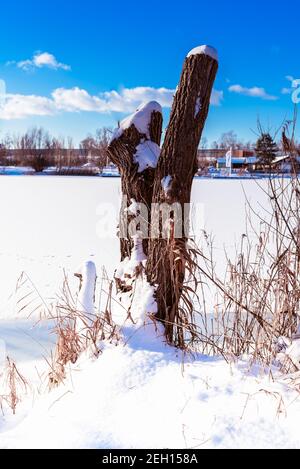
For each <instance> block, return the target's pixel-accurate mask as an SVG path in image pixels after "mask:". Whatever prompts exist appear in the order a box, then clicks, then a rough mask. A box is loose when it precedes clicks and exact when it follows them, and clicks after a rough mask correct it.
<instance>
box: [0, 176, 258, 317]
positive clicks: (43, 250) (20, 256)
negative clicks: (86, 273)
mask: <svg viewBox="0 0 300 469" xmlns="http://www.w3.org/2000/svg"><path fill="white" fill-rule="evenodd" d="M259 184H267V182H266V181H263V182H261V181H260V182H259ZM245 193H246V194H247V198H248V199H249V201H250V202H251V206H252V207H253V208H255V209H258V210H261V208H260V206H261V205H266V203H267V200H266V196H265V195H264V193H263V191H262V190H261V189H260V188H259V186H258V184H257V182H256V181H254V180H245V181H241V180H237V181H235V180H199V179H198V180H195V182H194V187H193V197H192V200H193V203H194V204H196V205H197V211H196V212H195V213H197V214H198V215H195V216H193V225H194V228H195V232H196V234H200V232H201V228H203V227H204V228H205V229H206V231H207V232H209V233H211V234H213V236H214V239H215V241H214V244H215V247H216V249H215V252H216V259H217V260H218V261H220V265H222V256H223V250H224V246H225V247H226V248H227V249H228V250H229V252H232V250H233V249H234V246H235V243H236V242H238V241H239V238H240V236H241V234H242V233H244V232H245V205H246V201H245ZM119 201H120V179H114V178H111V179H110V178H106V179H105V178H85V177H55V176H41V177H39V176H24V177H23V176H16V177H14V176H2V177H1V178H0V210H1V221H2V223H1V230H0V278H1V282H0V317H1V318H6V319H11V318H13V317H14V316H15V312H16V304H15V302H16V300H15V297H14V292H15V288H16V284H17V280H18V278H19V276H20V275H21V273H22V272H26V274H27V275H28V278H29V279H30V281H31V282H32V283H33V284H34V285H35V287H36V289H37V290H38V291H39V292H40V294H41V295H42V297H43V298H45V299H48V298H53V297H54V296H55V295H56V294H57V293H58V291H59V289H60V287H61V284H62V280H63V272H64V270H65V272H66V273H67V274H69V275H70V277H73V273H74V272H75V270H76V268H77V267H78V265H79V264H80V263H81V262H82V261H85V260H87V259H92V260H93V261H94V262H95V263H96V265H97V269H98V272H100V271H101V268H102V266H105V268H106V269H107V271H108V273H109V274H110V275H112V273H113V270H114V267H115V266H116V264H117V263H118V260H119V252H118V239H117V238H116V235H115V232H116V225H117V217H118V209H119ZM108 215H109V216H108Z"/></svg>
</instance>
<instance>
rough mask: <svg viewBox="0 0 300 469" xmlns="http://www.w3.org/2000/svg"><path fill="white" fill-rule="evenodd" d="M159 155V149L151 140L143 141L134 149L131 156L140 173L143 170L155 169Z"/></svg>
mask: <svg viewBox="0 0 300 469" xmlns="http://www.w3.org/2000/svg"><path fill="white" fill-rule="evenodd" d="M159 155H160V147H159V146H158V145H157V144H156V143H155V142H152V141H151V140H145V142H142V143H140V144H139V145H138V146H137V147H136V153H135V154H134V155H133V159H134V162H135V163H137V164H138V165H139V169H138V172H139V173H142V172H143V171H145V169H148V168H156V165H157V162H158V158H159Z"/></svg>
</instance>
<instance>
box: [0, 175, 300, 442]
mask: <svg viewBox="0 0 300 469" xmlns="http://www.w3.org/2000/svg"><path fill="white" fill-rule="evenodd" d="M119 184H120V180H118V179H93V178H83V177H80V178H76V177H73V178H68V177H53V176H51V177H47V176H43V177H39V176H35V177H30V176H26V177H12V176H9V177H5V176H4V177H2V178H1V184H0V209H1V217H2V230H1V231H0V278H1V282H0V349H1V343H2V349H1V350H2V358H3V356H4V353H3V345H5V347H6V353H8V354H9V355H10V356H11V357H12V358H13V359H14V360H16V363H17V366H18V369H19V370H20V372H21V373H22V374H23V375H24V376H25V377H26V379H27V381H28V382H29V383H30V386H29V388H28V389H27V394H24V395H23V400H22V402H21V403H20V404H19V405H18V407H17V413H16V415H12V412H11V410H9V409H8V408H7V407H5V405H4V415H3V416H0V448H1V447H2V448H40V447H41V448H57V447H59V448H76V447H80V448H126V447H130V448H140V447H148V448H149V447H152V448H167V447H168V448H223V447H225V448H229V447H234V448H237V447H280V448H283V447H290V448H293V447H298V448H299V447H300V436H299V432H297V431H296V429H297V428H298V421H299V417H300V404H299V402H298V393H296V391H295V390H292V389H289V388H288V386H287V382H283V380H282V377H280V375H279V374H278V372H277V371H276V370H274V371H273V376H272V379H271V378H270V376H269V375H266V374H264V373H263V372H262V371H260V370H258V369H256V368H251V369H250V368H249V365H248V364H247V360H246V358H245V360H241V361H240V362H238V363H234V364H230V365H229V364H226V363H225V361H224V360H223V359H221V358H212V357H210V358H208V357H203V356H197V357H193V359H192V358H191V357H187V356H185V357H183V356H182V355H181V353H180V352H178V351H176V350H173V349H171V348H170V347H167V346H166V345H165V344H164V341H163V338H162V337H161V335H159V337H156V333H155V331H154V330H153V326H152V325H149V326H147V330H145V329H144V328H143V327H142V328H134V327H133V326H132V325H130V324H125V325H124V318H122V308H120V306H119V305H117V304H116V306H115V308H114V310H115V312H116V317H115V320H116V321H117V322H118V323H119V324H120V325H121V326H122V328H121V341H120V344H119V346H115V345H111V344H102V354H101V355H100V356H99V358H98V359H97V360H96V359H91V358H90V357H89V356H88V354H86V355H84V356H82V357H81V358H80V360H79V361H78V363H77V364H76V365H72V366H70V369H69V370H68V373H67V374H68V376H67V380H66V382H65V383H64V385H61V386H59V387H58V388H57V389H56V390H54V391H52V392H50V393H49V391H48V390H47V385H46V383H47V373H48V372H49V368H48V365H47V362H46V359H45V358H48V359H49V356H50V350H51V349H53V346H54V344H55V336H54V335H53V334H52V333H51V327H52V324H51V322H50V321H47V320H44V321H42V322H39V323H38V324H37V318H38V314H39V311H40V309H41V307H40V306H41V305H43V307H44V308H45V307H46V306H45V304H46V305H50V304H51V302H55V299H56V298H57V295H58V294H59V291H60V289H61V287H62V283H63V278H64V273H66V275H68V277H69V281H70V286H71V288H74V290H75V289H76V288H77V286H78V279H76V278H75V277H73V274H74V272H76V271H77V270H78V266H79V265H80V264H81V263H82V262H83V261H86V260H92V261H93V262H94V263H95V264H96V267H97V272H98V284H99V282H101V277H102V274H101V269H102V266H105V268H106V270H107V272H108V274H109V275H110V276H111V275H112V273H113V271H114V269H115V267H116V265H117V263H118V260H119V259H118V240H117V238H116V235H115V226H116V224H117V216H118V204H119V199H120V187H119ZM261 184H262V183H261ZM244 191H245V193H246V194H247V197H248V198H249V199H250V202H251V205H252V207H253V208H255V209H257V210H259V211H262V210H263V208H262V206H266V203H267V201H266V196H265V195H264V194H263V192H262V191H260V190H259V188H258V186H257V183H256V182H255V181H243V182H241V181H226V180H222V181H212V180H196V181H195V184H194V189H193V201H194V203H195V204H198V205H197V206H196V207H195V214H197V216H196V215H195V216H194V220H195V219H196V220H197V224H196V223H194V230H195V232H196V234H197V235H200V230H201V229H203V228H205V229H206V230H207V231H208V232H209V233H210V232H211V233H213V234H214V236H215V241H214V244H215V256H216V260H217V262H218V266H217V268H218V269H219V270H220V273H221V272H222V269H223V268H224V246H226V249H227V250H228V251H229V253H231V254H232V255H233V254H234V250H235V243H238V242H239V238H240V236H241V235H242V234H243V233H244V232H245V229H246V228H245V218H244V210H245V196H244ZM22 272H26V274H23V275H22V276H21V274H22ZM20 276H21V278H20ZM18 279H19V282H18ZM17 283H18V288H17V289H16V284H17ZM98 300H99V298H98ZM29 301H30V304H28V302H29ZM102 301H103V298H102ZM141 301H142V299H141ZM139 310H140V307H139V303H138V302H137V306H136V307H135V309H134V313H135V314H137V315H138V314H139ZM120 311H121V312H120ZM117 313H118V314H117ZM123 316H124V312H123ZM1 340H2V342H1ZM0 360H1V353H0Z"/></svg>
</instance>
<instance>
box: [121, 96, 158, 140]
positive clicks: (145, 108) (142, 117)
mask: <svg viewBox="0 0 300 469" xmlns="http://www.w3.org/2000/svg"><path fill="white" fill-rule="evenodd" d="M154 111H156V112H162V107H161V105H160V104H159V103H157V102H156V101H150V102H148V103H143V104H141V105H140V106H139V107H138V108H137V110H136V112H134V113H133V114H131V115H130V116H128V117H126V118H125V119H123V120H122V121H121V123H120V127H119V128H118V129H116V130H115V132H114V134H113V137H112V140H115V139H116V138H120V137H121V135H122V134H123V132H124V130H126V129H129V128H130V127H131V126H132V125H134V126H135V128H136V129H137V130H138V131H139V132H140V133H141V134H143V135H146V137H147V138H148V139H150V134H149V124H150V121H151V114H152V112H154Z"/></svg>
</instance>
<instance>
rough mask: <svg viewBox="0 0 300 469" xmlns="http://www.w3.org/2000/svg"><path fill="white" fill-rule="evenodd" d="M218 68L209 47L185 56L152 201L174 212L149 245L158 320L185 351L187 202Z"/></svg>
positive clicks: (189, 262) (155, 227) (155, 225)
mask: <svg viewBox="0 0 300 469" xmlns="http://www.w3.org/2000/svg"><path fill="white" fill-rule="evenodd" d="M217 69H218V62H217V58H216V52H215V51H214V50H213V49H211V48H207V47H201V48H197V49H194V50H193V51H192V52H191V53H190V54H189V55H188V56H187V58H186V60H185V63H184V66H183V71H182V75H181V80H180V84H179V87H178V90H177V92H176V95H175V99H174V103H173V107H172V111H171V116H170V124H169V126H168V129H167V132H166V137H165V140H164V144H163V148H162V151H161V155H160V159H159V162H158V167H157V169H156V173H155V181H154V190H153V200H152V201H153V202H154V204H166V205H167V206H168V207H169V208H171V212H170V216H169V219H168V220H169V221H168V225H169V226H168V236H167V237H166V236H164V233H163V230H165V226H163V220H162V216H161V214H160V217H159V219H158V218H157V217H156V220H155V221H154V217H152V220H151V222H152V229H153V230H154V231H155V230H158V232H159V236H158V237H156V236H157V233H156V234H155V236H154V237H152V238H151V239H150V241H149V249H148V261H147V277H148V281H149V282H150V283H151V284H152V285H156V286H157V289H156V301H157V305H158V314H157V317H158V319H159V320H160V321H162V322H163V323H164V324H165V329H166V338H167V340H168V342H169V343H172V344H175V345H178V346H179V347H182V348H184V323H187V321H188V315H189V314H190V313H191V312H192V311H191V308H192V305H191V304H189V302H188V298H187V297H185V299H186V301H185V304H186V305H187V309H185V308H181V307H180V299H181V298H183V296H184V295H185V291H184V290H185V286H184V280H185V276H186V271H188V270H189V268H191V265H192V259H191V256H190V253H189V250H188V248H187V240H188V233H187V232H186V227H187V225H188V220H187V218H186V217H185V216H184V212H185V208H186V207H185V204H189V203H190V196H191V188H192V182H193V178H194V175H195V173H196V171H197V149H198V146H199V142H200V138H201V134H202V131H203V127H204V124H205V121H206V118H207V114H208V110H209V103H210V96H211V92H212V88H213V83H214V80H215V77H216V73H217ZM173 204H175V205H174V206H173ZM180 212H181V213H182V217H180Z"/></svg>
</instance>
